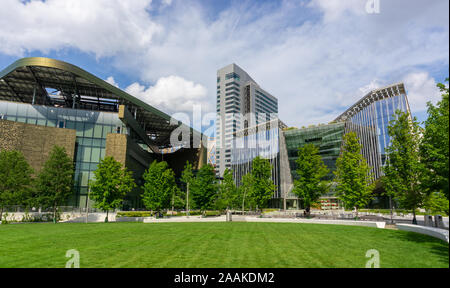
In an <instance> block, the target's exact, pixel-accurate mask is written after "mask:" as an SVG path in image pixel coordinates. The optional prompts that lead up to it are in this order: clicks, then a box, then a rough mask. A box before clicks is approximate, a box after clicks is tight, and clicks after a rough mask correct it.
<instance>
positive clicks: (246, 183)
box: [239, 172, 253, 215]
mask: <svg viewBox="0 0 450 288" xmlns="http://www.w3.org/2000/svg"><path fill="white" fill-rule="evenodd" d="M252 187H253V175H252V173H251V172H250V173H247V174H245V175H244V176H242V184H241V186H239V196H240V199H239V200H242V215H244V211H245V203H246V201H247V204H249V203H250V205H251V204H252V203H251V199H250V201H249V200H247V199H248V194H249V192H250V190H251V189H252ZM250 205H248V206H250Z"/></svg>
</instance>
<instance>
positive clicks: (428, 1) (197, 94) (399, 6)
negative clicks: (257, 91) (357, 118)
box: [0, 0, 449, 127]
mask: <svg viewBox="0 0 450 288" xmlns="http://www.w3.org/2000/svg"><path fill="white" fill-rule="evenodd" d="M368 2H370V3H368ZM375 2H377V3H379V6H377V5H375V4H376V3H375ZM374 3H375V4H374ZM377 7H378V8H379V9H375V8H377ZM29 56H43V57H50V58H55V59H58V60H62V61H66V62H69V63H72V64H74V65H76V66H79V67H80V68H82V69H84V70H86V71H88V72H90V73H92V74H94V75H96V76H98V77H100V78H102V79H104V80H106V81H108V82H110V83H112V84H114V85H116V86H118V87H119V88H121V89H123V90H125V91H127V92H128V93H130V94H132V95H133V96H135V97H138V98H140V99H142V100H144V101H146V102H148V103H149V104H151V105H153V106H155V107H157V108H159V109H160V110H162V111H164V112H166V113H168V114H170V115H172V114H173V113H176V112H186V113H191V112H192V107H193V105H201V109H202V112H203V113H208V112H215V103H216V74H217V70H218V69H220V68H222V67H224V66H226V65H228V64H231V63H236V64H237V65H239V66H240V67H241V68H243V69H244V70H245V71H247V72H248V74H249V75H251V77H252V78H253V79H254V80H255V81H256V82H257V83H258V84H259V85H260V86H261V87H262V88H263V89H264V90H266V91H268V92H270V93H271V94H272V95H274V96H275V97H277V98H278V106H279V117H280V119H281V120H282V121H283V122H285V123H286V124H287V125H289V126H296V127H301V126H307V125H310V124H318V123H328V122H330V121H332V120H333V119H334V118H336V117H337V116H338V115H339V114H340V113H342V112H343V111H345V110H346V109H347V108H348V107H349V106H351V105H352V104H353V103H355V102H356V101H357V100H358V99H360V98H361V97H363V96H364V95H365V94H366V93H367V92H369V91H370V90H371V89H375V88H378V87H382V86H386V85H389V84H393V83H397V82H403V83H404V84H405V87H406V90H407V94H408V99H409V102H410V107H411V110H412V114H413V115H414V116H417V118H418V120H419V121H424V120H425V119H426V115H427V114H426V103H427V102H428V101H431V102H432V103H436V102H437V101H439V99H440V93H439V90H438V89H437V88H436V84H437V83H439V82H444V81H445V79H446V78H447V77H448V75H449V1H447V0H298V1H294V0H292V1H290V0H285V1H274V0H273V1H249V0H240V1H235V0H229V1H225V0H210V1H206V0H204V1H195V0H154V1H151V0H127V1H123V0H46V1H38V0H31V1H29V0H28V1H23V0H22V1H20V0H0V69H3V68H5V67H6V66H8V65H9V64H11V63H12V62H14V61H15V60H17V59H19V58H22V57H29ZM204 125H206V124H205V123H204Z"/></svg>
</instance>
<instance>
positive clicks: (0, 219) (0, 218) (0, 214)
mask: <svg viewBox="0 0 450 288" xmlns="http://www.w3.org/2000/svg"><path fill="white" fill-rule="evenodd" d="M2 217H3V206H2V209H1V210H0V221H2Z"/></svg>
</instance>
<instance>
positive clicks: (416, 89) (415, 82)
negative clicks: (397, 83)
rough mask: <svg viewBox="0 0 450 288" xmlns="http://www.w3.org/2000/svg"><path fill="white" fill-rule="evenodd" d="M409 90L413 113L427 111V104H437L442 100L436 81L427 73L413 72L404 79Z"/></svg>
mask: <svg viewBox="0 0 450 288" xmlns="http://www.w3.org/2000/svg"><path fill="white" fill-rule="evenodd" d="M403 82H404V83H405V87H406V89H407V94H408V100H409V105H410V107H411V112H412V113H414V112H422V111H425V110H426V109H427V106H426V104H427V102H428V101H431V103H433V104H436V102H437V101H439V100H440V99H441V93H440V91H439V88H438V87H436V84H437V83H436V81H435V80H434V78H432V77H430V75H429V74H428V73H427V72H413V73H409V74H408V75H406V76H405V77H404V79H403Z"/></svg>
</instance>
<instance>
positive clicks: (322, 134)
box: [284, 122, 345, 180]
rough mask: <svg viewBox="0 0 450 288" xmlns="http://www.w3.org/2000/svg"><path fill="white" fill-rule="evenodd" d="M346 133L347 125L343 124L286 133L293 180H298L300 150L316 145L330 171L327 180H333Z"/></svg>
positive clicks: (287, 131)
mask: <svg viewBox="0 0 450 288" xmlns="http://www.w3.org/2000/svg"><path fill="white" fill-rule="evenodd" d="M344 132H345V123H343V122H340V123H334V124H327V125H319V126H315V127H311V128H304V129H291V130H286V131H284V137H285V139H286V148H287V152H288V157H289V166H290V168H291V174H292V178H293V179H296V178H297V173H296V170H297V163H296V162H295V161H296V160H297V158H298V148H299V147H303V146H304V145H306V144H314V145H316V146H317V147H318V148H319V154H320V156H321V157H322V160H323V162H324V163H325V165H326V166H327V167H328V169H329V170H330V172H329V173H328V175H327V176H326V180H332V179H333V177H334V174H333V171H335V170H336V160H337V158H338V157H339V153H340V150H341V145H342V137H343V135H344Z"/></svg>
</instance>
